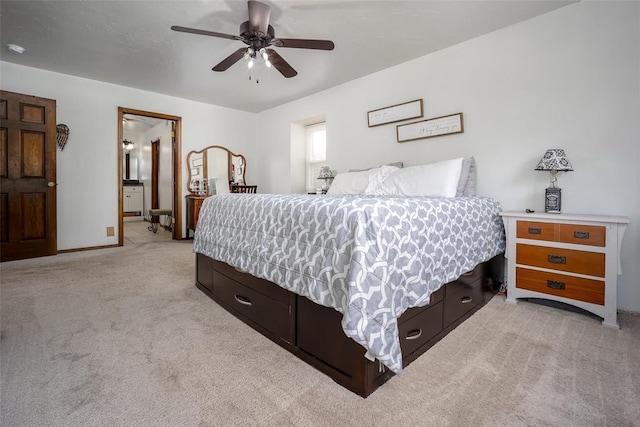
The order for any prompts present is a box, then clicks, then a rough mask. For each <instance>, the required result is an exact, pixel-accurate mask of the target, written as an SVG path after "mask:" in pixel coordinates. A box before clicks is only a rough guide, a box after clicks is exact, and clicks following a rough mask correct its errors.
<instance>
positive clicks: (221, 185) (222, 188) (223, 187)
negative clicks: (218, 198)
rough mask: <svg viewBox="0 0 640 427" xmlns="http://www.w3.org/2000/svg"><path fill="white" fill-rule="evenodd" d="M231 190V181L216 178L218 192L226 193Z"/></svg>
mask: <svg viewBox="0 0 640 427" xmlns="http://www.w3.org/2000/svg"><path fill="white" fill-rule="evenodd" d="M229 192H230V190H229V181H227V180H226V179H223V178H216V194H224V193H229Z"/></svg>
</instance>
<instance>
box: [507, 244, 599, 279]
mask: <svg viewBox="0 0 640 427" xmlns="http://www.w3.org/2000/svg"><path fill="white" fill-rule="evenodd" d="M516 263H517V264H521V265H531V266H535V267H542V268H549V269H551V270H562V271H569V272H572V273H579V274H586V275H588V276H596V277H604V271H605V256H604V254H603V253H597V252H585V251H576V250H573V249H561V248H550V247H547V246H534V245H525V244H520V243H519V244H517V245H516Z"/></svg>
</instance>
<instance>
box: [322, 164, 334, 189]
mask: <svg viewBox="0 0 640 427" xmlns="http://www.w3.org/2000/svg"><path fill="white" fill-rule="evenodd" d="M333 178H335V176H334V175H333V171H331V168H330V167H329V166H322V167H321V168H320V174H319V175H318V179H324V184H322V194H327V191H328V190H329V180H330V179H333Z"/></svg>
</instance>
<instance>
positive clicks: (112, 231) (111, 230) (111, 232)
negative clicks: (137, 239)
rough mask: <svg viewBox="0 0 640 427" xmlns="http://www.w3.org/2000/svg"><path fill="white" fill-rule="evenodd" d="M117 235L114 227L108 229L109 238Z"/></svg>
mask: <svg viewBox="0 0 640 427" xmlns="http://www.w3.org/2000/svg"><path fill="white" fill-rule="evenodd" d="M114 234H115V228H114V227H107V237H111V236H113V235H114Z"/></svg>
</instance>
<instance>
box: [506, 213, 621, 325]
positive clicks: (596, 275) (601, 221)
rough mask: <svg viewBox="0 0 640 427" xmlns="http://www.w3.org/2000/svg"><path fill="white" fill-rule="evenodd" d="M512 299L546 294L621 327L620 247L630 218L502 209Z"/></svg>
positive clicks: (550, 298) (508, 300)
mask: <svg viewBox="0 0 640 427" xmlns="http://www.w3.org/2000/svg"><path fill="white" fill-rule="evenodd" d="M501 216H502V218H503V221H504V224H505V229H506V234H507V250H506V253H505V257H506V258H507V302H508V303H513V304H515V303H517V300H518V298H542V299H547V300H553V301H560V302H563V303H566V304H570V305H573V306H575V307H579V308H581V309H583V310H586V311H588V312H591V313H593V314H595V315H597V316H599V317H602V318H603V321H602V324H603V325H604V326H608V327H611V328H616V329H618V328H619V327H620V326H619V325H618V318H617V282H618V275H619V274H620V273H621V268H620V246H621V244H622V237H623V235H624V232H625V230H626V228H627V224H628V223H629V218H626V217H621V216H604V215H577V214H548V213H524V212H520V211H512V212H502V213H501Z"/></svg>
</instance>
